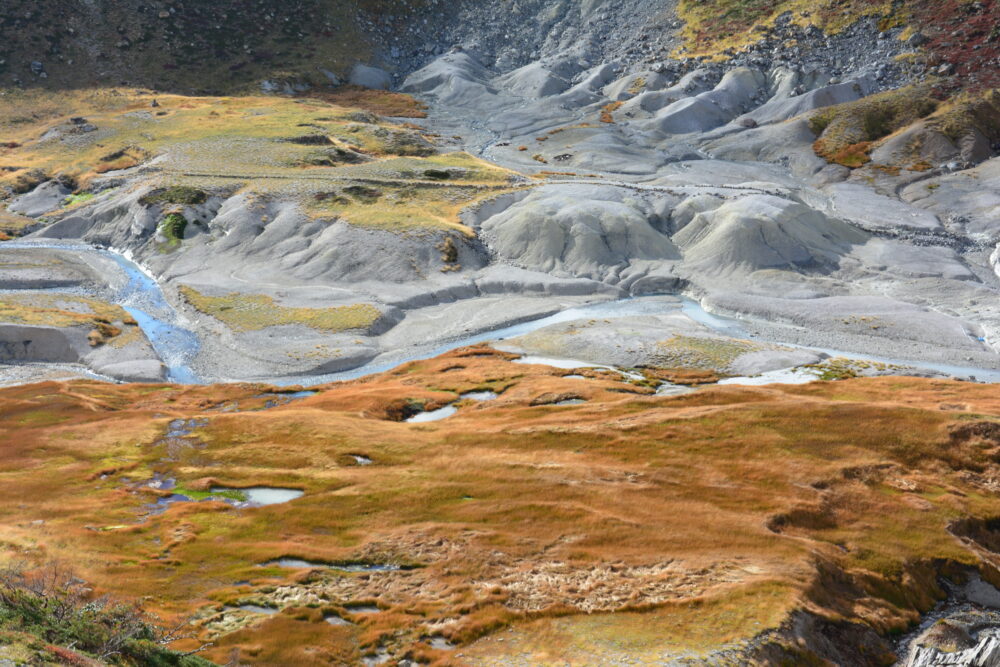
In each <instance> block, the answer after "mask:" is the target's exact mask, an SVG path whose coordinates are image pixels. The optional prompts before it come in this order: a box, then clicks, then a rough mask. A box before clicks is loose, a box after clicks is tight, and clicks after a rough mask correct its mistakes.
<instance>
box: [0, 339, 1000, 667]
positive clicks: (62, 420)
mask: <svg viewBox="0 0 1000 667" xmlns="http://www.w3.org/2000/svg"><path fill="white" fill-rule="evenodd" d="M570 373H571V371H564V370H558V369H553V368H549V367H543V366H530V365H523V364H515V363H512V362H511V360H510V357H509V355H505V354H502V353H497V352H494V351H492V350H490V349H488V348H467V349H464V350H459V351H456V352H453V353H449V354H447V355H444V356H442V357H439V358H436V359H431V360H427V361H422V362H415V363H411V364H408V365H405V366H402V367H400V368H398V369H395V370H393V371H390V372H387V373H384V374H381V375H377V376H373V377H369V378H365V379H361V380H356V381H351V382H346V383H341V384H335V385H329V386H325V387H321V388H320V391H319V392H318V393H317V394H316V395H313V396H310V397H307V398H303V399H301V400H297V401H294V402H291V403H288V404H286V405H280V406H278V407H272V408H269V409H265V407H266V405H265V400H267V398H266V397H264V396H262V394H264V393H266V392H270V391H273V390H271V389H269V388H267V387H264V386H261V385H247V384H238V385H223V386H213V387H184V386H169V385H109V384H101V383H97V382H73V383H52V382H50V383H43V384H36V385H30V386H22V387H14V388H7V389H3V390H0V450H2V451H0V525H2V526H3V528H2V533H0V550H2V554H3V558H4V559H9V560H13V559H25V560H28V561H29V562H32V563H36V564H42V563H46V562H52V561H58V562H64V563H69V564H71V565H72V567H73V568H74V569H75V570H76V571H78V573H79V574H80V575H81V576H82V577H84V578H85V579H86V580H87V581H88V582H91V583H92V584H93V585H94V586H95V588H96V589H97V590H98V591H107V592H112V593H114V594H116V595H119V596H125V597H129V598H134V599H137V600H140V601H142V602H143V603H144V604H145V605H146V606H147V607H148V608H150V609H152V610H154V611H156V612H159V613H160V614H162V615H164V616H165V617H168V618H171V617H177V618H182V617H185V616H192V617H193V618H194V619H195V620H194V621H193V622H194V624H195V629H196V631H197V633H198V634H199V638H198V640H194V639H191V640H187V641H186V642H181V643H180V644H179V645H178V646H177V648H181V649H184V648H191V647H193V646H196V645H197V644H196V643H195V642H196V641H211V642H213V644H212V646H211V647H210V648H209V649H208V651H207V652H206V653H205V654H204V655H205V656H206V657H208V658H209V659H212V660H214V661H217V662H222V663H224V662H227V661H228V660H230V659H231V658H232V657H233V656H234V655H238V658H239V662H240V663H241V664H256V665H292V664H295V665H325V664H345V663H346V664H351V663H354V662H356V661H357V660H358V659H359V658H360V656H362V655H370V654H374V653H375V652H376V651H377V650H383V651H387V652H388V653H390V654H392V655H394V656H396V657H402V656H404V655H409V656H411V658H413V659H418V660H420V661H422V662H424V663H430V664H514V663H512V662H506V661H508V660H513V658H514V656H515V654H516V655H517V656H520V659H522V660H523V659H524V656H529V662H528V663H526V664H550V663H551V661H554V660H556V659H559V660H560V662H559V664H566V663H567V662H569V663H571V664H594V663H593V662H592V661H593V660H595V659H598V658H599V657H600V656H602V655H603V652H605V651H607V652H609V654H614V653H615V652H618V653H619V654H620V653H621V652H622V651H626V652H627V654H628V655H630V656H631V657H636V658H637V659H640V658H641V659H649V660H654V661H655V660H657V659H662V658H663V656H670V655H682V654H683V655H689V656H690V655H701V654H703V653H704V652H706V651H711V650H713V649H717V648H719V647H720V646H723V645H728V644H732V643H734V642H735V643H739V642H740V641H742V640H746V639H749V638H751V637H753V636H755V635H758V634H759V633H761V632H764V631H766V630H769V629H773V628H777V627H779V626H780V625H781V624H782V623H783V622H785V621H786V620H787V619H788V618H789V616H790V614H792V613H793V612H795V611H805V612H809V613H811V614H814V615H816V616H818V617H822V618H824V619H826V620H827V621H829V622H831V623H835V624H842V625H843V624H847V623H850V622H858V623H862V624H865V625H866V626H868V627H870V628H872V629H874V630H875V631H877V632H878V633H880V634H883V635H885V634H890V633H894V632H899V631H902V630H904V629H906V628H907V627H909V626H911V625H912V624H913V623H915V622H916V621H917V620H918V618H919V614H920V613H922V612H926V611H927V610H928V609H929V608H931V607H932V606H933V604H934V603H935V601H936V598H937V597H939V596H940V595H941V594H942V591H941V588H940V587H939V585H938V583H937V577H939V576H948V577H962V576H963V573H964V572H968V571H969V570H970V569H973V568H975V569H978V570H979V571H981V572H982V574H983V576H985V577H986V578H987V579H989V580H992V581H994V582H996V583H1000V574H998V572H997V570H996V569H995V563H997V562H998V561H997V559H998V558H1000V557H998V556H997V555H996V554H994V553H992V552H991V551H989V550H988V548H989V547H990V546H991V544H992V543H993V541H995V537H996V536H994V535H992V533H991V529H990V527H989V526H990V525H992V524H990V523H989V522H988V521H985V522H984V521H983V520H989V519H992V518H994V517H997V516H1000V501H998V498H997V495H996V494H997V491H998V490H1000V485H998V482H997V479H1000V467H998V463H997V461H998V460H1000V426H998V425H997V424H1000V395H998V394H997V392H996V390H995V388H994V387H992V386H988V385H973V384H966V383H959V382H951V381H941V380H923V379H903V378H892V377H889V378H878V379H851V380H844V381H839V382H819V383H815V384H812V385H805V386H771V387H733V386H729V387H720V386H707V387H702V388H700V389H699V390H698V391H696V392H694V393H692V394H688V395H685V396H679V397H664V396H656V395H653V394H651V393H650V392H651V390H650V389H648V388H646V387H642V386H637V385H635V384H631V383H629V382H627V381H625V380H623V378H622V377H621V376H618V375H615V374H611V373H608V374H604V373H601V372H588V374H587V375H588V377H587V379H584V380H580V379H570V378H565V377H563V376H564V375H567V374H570ZM485 389H490V390H493V391H495V392H497V393H499V398H498V399H496V400H493V401H487V402H481V403H479V402H474V401H471V400H468V399H462V400H460V401H459V403H458V404H457V405H458V407H459V411H458V413H457V414H456V415H455V416H454V417H451V418H450V419H447V420H444V421H440V422H433V423H425V424H413V423H406V422H403V421H402V419H403V418H404V417H405V416H406V415H408V414H411V413H412V412H413V411H414V410H415V409H419V408H422V409H433V408H436V407H440V406H442V405H445V404H447V403H450V402H453V401H456V400H459V394H461V393H463V392H468V391H473V390H485ZM567 398H580V399H584V400H585V401H586V402H585V403H582V404H578V405H573V406H557V405H555V404H554V403H556V402H557V401H560V400H565V399H567ZM178 419H185V420H188V419H196V420H200V421H197V422H194V423H193V424H191V425H190V428H191V433H190V434H188V435H183V434H182V435H180V436H177V437H174V438H169V437H166V436H165V434H166V431H167V429H168V424H170V423H171V422H172V421H173V420H178ZM355 457H367V458H368V459H371V461H372V463H371V464H370V465H360V463H363V462H364V459H360V460H359V459H357V458H355ZM154 474H159V475H163V476H167V477H171V478H175V479H176V480H177V485H178V487H180V488H182V489H186V490H190V493H191V494H192V495H195V496H198V495H199V494H198V493H197V492H198V490H202V491H204V490H206V489H208V488H210V487H212V486H215V485H223V486H227V487H249V486H259V485H273V486H278V487H290V488H297V489H301V490H303V491H304V492H305V494H304V495H303V496H302V497H301V498H298V499H296V500H293V501H291V502H288V503H285V504H279V505H271V506H267V507H257V508H243V509H239V508H234V507H232V506H231V505H228V504H225V503H223V502H220V501H215V500H204V501H202V502H188V503H177V504H174V505H171V506H170V507H169V508H168V509H167V510H166V511H165V512H163V513H160V514H148V506H149V504H150V503H152V502H153V501H155V500H156V499H157V497H159V496H163V495H168V494H169V492H168V491H161V490H157V489H153V488H150V486H149V485H148V481H149V480H151V479H152V478H153V475H154ZM961 519H971V520H972V521H971V522H966V524H963V525H966V526H978V527H979V529H977V530H973V529H967V530H957V529H955V528H954V526H955V525H956V524H955V522H956V521H958V520H961ZM950 526H951V529H950V528H949V527H950ZM959 533H960V534H961V535H960V534H959ZM962 535H967V536H971V539H970V537H962ZM283 556H287V557H294V558H300V559H308V560H310V561H314V562H319V563H367V564H391V565H396V566H401V569H398V570H394V571H386V572H345V571H339V570H336V569H330V568H323V567H315V568H313V569H309V568H305V569H286V568H279V567H274V566H262V564H263V563H266V562H268V561H271V560H272V559H276V558H279V557H283ZM248 603H249V604H255V605H260V606H264V607H272V608H275V609H280V612H278V613H274V614H271V615H265V614H260V613H254V612H253V611H245V610H241V609H238V606H239V605H241V604H248ZM357 604H368V605H376V606H378V607H379V609H380V610H381V611H380V612H379V613H372V614H358V613H355V612H356V610H353V611H352V606H353V605H357ZM333 617H341V618H343V619H346V620H348V621H350V622H351V623H350V624H343V625H334V624H332V623H330V622H324V620H325V619H326V620H328V619H330V618H333ZM508 626H509V628H510V629H505V628H508ZM500 631H502V634H498V633H499V632H500ZM433 637H439V638H445V639H447V640H449V641H451V642H453V643H455V644H457V645H458V647H457V648H456V649H455V650H451V651H449V650H443V649H441V648H440V643H439V642H438V644H437V648H435V647H434V646H432V645H431V638H433ZM498 638H509V640H508V641H505V642H500V641H497V639H498ZM775 641H778V642H780V641H782V640H780V639H776V640H775ZM789 650H791V649H789ZM886 659H887V654H886V653H884V652H883V653H882V654H878V655H872V656H870V662H871V664H880V662H883V661H884V660H886ZM588 661H591V662H589V663H588Z"/></svg>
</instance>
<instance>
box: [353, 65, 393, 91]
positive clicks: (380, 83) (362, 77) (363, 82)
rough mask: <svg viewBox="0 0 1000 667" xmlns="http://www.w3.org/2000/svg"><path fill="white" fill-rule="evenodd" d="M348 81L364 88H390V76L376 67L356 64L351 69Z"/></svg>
mask: <svg viewBox="0 0 1000 667" xmlns="http://www.w3.org/2000/svg"><path fill="white" fill-rule="evenodd" d="M349 81H350V82H351V84H352V85H355V86H362V87H364V88H375V89H377V90H389V89H390V88H392V77H391V76H389V73H388V72H386V71H385V70H383V69H379V68H378V67H369V66H368V65H362V64H360V63H359V64H357V65H355V66H354V69H352V70H351V76H350V79H349Z"/></svg>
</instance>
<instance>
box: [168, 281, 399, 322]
mask: <svg viewBox="0 0 1000 667" xmlns="http://www.w3.org/2000/svg"><path fill="white" fill-rule="evenodd" d="M180 292H181V295H182V296H183V297H184V299H185V300H186V301H187V302H188V303H189V304H191V305H192V306H193V307H194V308H196V309H197V310H199V311H200V312H202V313H205V314H206V315H211V316H212V317H214V318H216V319H217V320H220V321H222V322H225V323H226V324H227V325H228V326H229V327H231V328H233V329H235V330H237V331H259V330H261V329H266V328H268V327H277V326H283V325H289V324H301V325H304V326H307V327H311V328H313V329H318V330H320V331H329V332H340V331H350V330H352V329H368V328H370V327H371V326H372V325H374V324H375V322H377V321H378V319H379V318H380V317H381V316H382V313H381V311H379V309H378V308H376V307H375V306H373V305H371V304H367V303H357V304H352V305H349V306H335V307H333V308H289V307H285V306H281V305H278V304H277V303H275V301H274V299H273V298H271V297H270V296H267V295H266V294H239V293H233V294H227V295H225V296H209V295H207V294H202V293H201V292H199V291H197V290H196V289H194V288H193V287H188V286H186V285H183V286H181V288H180Z"/></svg>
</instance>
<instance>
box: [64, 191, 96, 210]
mask: <svg viewBox="0 0 1000 667" xmlns="http://www.w3.org/2000/svg"><path fill="white" fill-rule="evenodd" d="M96 196H97V195H95V194H94V193H92V192H81V193H80V194H78V195H70V196H69V197H66V199H64V200H63V206H64V207H66V208H69V207H70V206H80V205H82V204H86V203H87V202H89V201H90V200H91V199H93V198H94V197H96Z"/></svg>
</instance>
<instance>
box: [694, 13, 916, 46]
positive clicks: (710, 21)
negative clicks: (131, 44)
mask: <svg viewBox="0 0 1000 667" xmlns="http://www.w3.org/2000/svg"><path fill="white" fill-rule="evenodd" d="M787 12H790V13H791V15H792V21H793V22H794V23H796V24H799V25H815V26H818V27H820V28H822V29H824V30H826V31H827V32H830V33H837V32H839V31H840V30H843V29H844V28H846V27H848V26H850V25H851V24H853V23H854V22H855V21H857V20H859V19H861V18H864V17H866V16H876V17H879V18H880V19H881V23H882V25H883V26H890V25H895V24H897V23H898V22H899V21H900V20H901V18H900V15H903V16H905V15H906V8H905V6H904V7H897V6H896V3H893V2H891V1H889V0H820V1H819V2H817V1H816V0H780V1H779V2H773V1H771V0H680V3H679V4H678V7H677V13H678V15H679V16H680V17H681V18H682V19H683V20H684V22H685V26H684V37H685V46H686V48H687V50H688V52H689V53H691V54H695V55H716V54H718V53H721V52H723V51H726V50H727V49H740V48H742V47H745V46H747V45H748V44H751V43H753V42H754V41H756V40H757V39H759V37H760V33H759V32H758V31H759V30H762V29H766V28H767V27H769V26H772V25H773V24H774V22H775V20H776V19H777V18H778V17H779V16H781V15H783V14H785V13H787ZM754 28H756V30H754Z"/></svg>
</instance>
